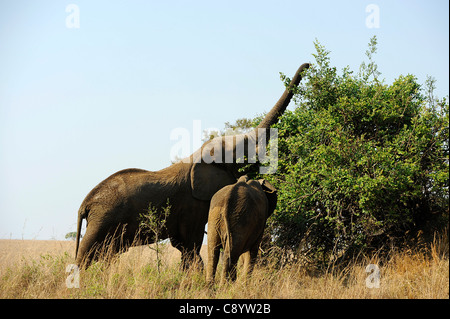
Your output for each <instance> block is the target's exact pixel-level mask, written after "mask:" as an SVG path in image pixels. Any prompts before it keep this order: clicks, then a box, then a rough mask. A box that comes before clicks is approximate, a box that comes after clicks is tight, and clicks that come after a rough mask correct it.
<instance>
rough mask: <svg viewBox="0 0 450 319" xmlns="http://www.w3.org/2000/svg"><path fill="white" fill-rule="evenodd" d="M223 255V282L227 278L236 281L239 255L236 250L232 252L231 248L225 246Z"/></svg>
mask: <svg viewBox="0 0 450 319" xmlns="http://www.w3.org/2000/svg"><path fill="white" fill-rule="evenodd" d="M227 246H228V245H227ZM223 257H224V258H223V273H222V283H223V282H225V281H226V280H231V281H236V276H237V262H238V260H239V255H238V254H236V253H234V252H231V253H230V251H229V249H227V248H225V250H224V252H223Z"/></svg>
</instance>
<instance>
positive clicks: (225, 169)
mask: <svg viewBox="0 0 450 319" xmlns="http://www.w3.org/2000/svg"><path fill="white" fill-rule="evenodd" d="M308 67H309V64H307V63H305V64H303V65H301V66H300V68H299V69H298V70H297V72H296V74H295V76H294V77H293V78H292V81H291V83H290V86H289V87H288V88H286V90H285V92H284V93H283V95H282V96H281V97H280V99H279V100H278V102H277V103H276V104H275V106H274V107H273V108H272V110H271V111H270V112H269V113H268V114H267V115H266V116H265V118H264V119H263V121H262V122H261V124H260V125H259V126H258V128H260V129H268V128H270V126H271V125H272V124H274V123H276V122H277V121H278V118H279V117H280V116H281V114H282V113H283V112H284V110H285V109H286V107H287V106H288V104H289V102H290V100H291V98H292V95H293V93H292V88H293V87H295V86H297V85H298V84H299V83H300V80H301V73H302V72H303V70H305V69H306V68H308ZM256 132H257V131H256V130H254V131H252V132H250V133H248V134H242V135H238V136H236V140H235V143H234V144H233V143H232V144H229V143H225V141H226V139H227V138H229V137H218V138H215V139H212V140H210V141H207V142H205V144H204V145H203V146H202V147H201V148H200V149H199V150H197V151H196V152H194V153H193V154H192V155H191V156H190V157H188V158H186V159H183V160H182V161H180V162H177V163H175V164H173V165H171V166H169V167H167V168H165V169H162V170H160V171H155V172H152V171H146V170H142V169H135V168H132V169H125V170H122V171H119V172H117V173H115V174H113V175H111V176H109V177H108V178H106V179H105V180H104V181H102V182H101V183H100V184H98V185H97V186H96V187H95V188H94V189H92V190H91V191H90V192H89V194H88V195H87V196H86V198H85V199H84V200H83V202H82V204H81V206H80V209H79V211H78V223H77V239H76V250H75V257H76V263H77V264H78V265H81V264H83V265H85V266H87V265H89V264H90V262H91V261H92V260H95V259H96V258H97V257H98V252H99V251H100V249H101V247H102V246H107V248H108V249H109V252H111V251H112V252H113V253H115V252H122V251H124V250H126V249H127V248H128V247H130V246H131V245H137V244H143V243H152V242H153V241H154V239H153V238H152V236H150V235H149V234H143V233H142V232H140V231H139V216H140V214H142V213H145V212H146V211H147V209H148V205H149V203H151V204H152V205H153V206H156V207H158V208H160V207H164V206H165V205H166V203H167V200H169V202H170V205H171V212H170V215H169V217H168V219H167V222H166V227H165V229H164V230H163V232H162V234H160V236H159V238H160V239H165V238H170V241H171V243H172V245H173V246H174V247H175V248H177V249H178V250H180V251H181V261H182V267H183V268H184V267H187V266H188V265H189V264H190V263H191V262H192V261H193V260H194V259H195V260H198V261H199V262H200V264H201V258H200V255H199V253H200V248H201V245H202V241H203V235H204V228H205V224H206V222H207V219H208V210H209V204H210V200H211V197H212V196H213V195H214V194H215V193H216V192H217V191H218V190H219V189H221V188H222V187H224V186H226V185H229V184H233V183H235V182H236V180H237V179H238V178H239V176H240V175H242V173H239V171H238V169H239V168H240V167H242V166H243V165H245V163H240V164H237V163H236V156H235V153H236V152H235V150H236V147H238V146H239V145H240V144H242V143H244V144H245V143H248V141H249V139H253V140H254V139H257V133H256ZM210 146H214V151H210V159H211V160H212V162H211V161H210V162H205V161H204V160H202V158H203V157H202V152H203V150H205V149H206V148H207V147H210ZM257 147H258V146H257V145H256V148H257ZM219 148H220V149H222V150H223V151H222V152H217V153H216V152H215V150H217V149H219ZM227 152H228V154H230V152H231V153H232V154H233V162H232V163H224V162H223V160H222V161H221V158H220V157H218V154H222V155H221V157H222V159H223V157H224V154H226V153H227ZM83 219H86V221H87V227H86V233H85V235H84V237H83V239H82V240H81V243H80V231H81V225H82V221H83ZM112 238H114V239H112ZM136 239H137V241H136Z"/></svg>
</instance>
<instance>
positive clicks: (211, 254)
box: [206, 242, 220, 284]
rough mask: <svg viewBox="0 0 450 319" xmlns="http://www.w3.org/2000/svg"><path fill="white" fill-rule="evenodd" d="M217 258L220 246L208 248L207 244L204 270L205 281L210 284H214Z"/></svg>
mask: <svg viewBox="0 0 450 319" xmlns="http://www.w3.org/2000/svg"><path fill="white" fill-rule="evenodd" d="M219 257H220V245H215V246H210V244H209V242H208V266H207V268H206V281H207V282H208V283H210V284H212V283H214V277H215V275H216V270H217V264H218V263H219Z"/></svg>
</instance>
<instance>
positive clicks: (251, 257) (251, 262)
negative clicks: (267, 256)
mask: <svg viewBox="0 0 450 319" xmlns="http://www.w3.org/2000/svg"><path fill="white" fill-rule="evenodd" d="M258 250H259V242H258V244H256V245H254V246H253V247H252V248H250V251H249V252H248V262H247V266H246V276H247V277H248V276H250V275H251V273H252V271H253V268H254V267H255V263H256V259H257V258H258Z"/></svg>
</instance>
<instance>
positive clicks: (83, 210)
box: [75, 205, 89, 259]
mask: <svg viewBox="0 0 450 319" xmlns="http://www.w3.org/2000/svg"><path fill="white" fill-rule="evenodd" d="M88 211H89V210H88V209H87V208H86V207H85V206H84V205H82V206H81V207H80V209H79V210H78V221H77V239H76V240H77V242H76V245H75V259H76V258H77V255H78V247H79V245H80V238H81V225H82V224H83V219H85V218H86V217H87V213H88Z"/></svg>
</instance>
